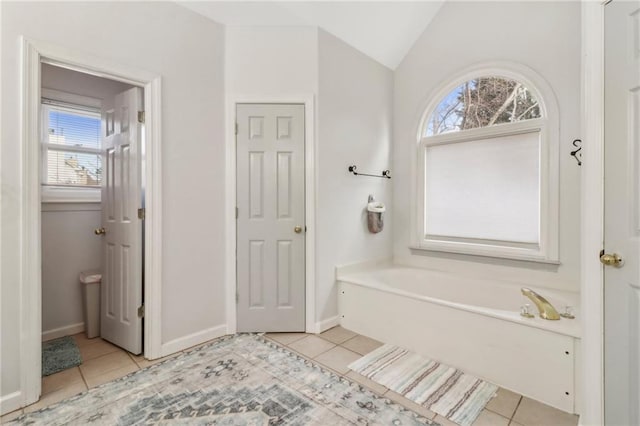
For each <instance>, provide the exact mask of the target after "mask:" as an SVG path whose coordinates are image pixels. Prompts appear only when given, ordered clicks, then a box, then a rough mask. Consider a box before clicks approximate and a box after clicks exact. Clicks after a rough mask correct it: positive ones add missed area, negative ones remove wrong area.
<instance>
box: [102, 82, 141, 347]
mask: <svg viewBox="0 0 640 426" xmlns="http://www.w3.org/2000/svg"><path fill="white" fill-rule="evenodd" d="M138 111H142V89H140V88H137V87H135V88H132V89H129V90H127V91H126V92H123V93H120V94H119V95H117V96H116V97H115V103H114V107H113V108H112V109H109V110H103V111H102V135H103V144H102V148H103V155H102V169H103V178H102V227H103V228H102V231H103V235H102V238H103V239H104V242H103V249H104V263H103V265H104V270H103V274H102V288H101V303H100V304H101V307H100V334H101V337H102V338H103V339H105V340H108V341H110V342H112V343H114V344H116V345H118V346H120V347H122V348H124V349H126V350H128V351H129V352H131V353H134V354H139V353H141V352H142V317H141V316H140V315H138V308H139V307H141V306H142V220H141V219H140V218H139V217H138V209H139V208H141V201H142V196H141V191H142V189H141V141H142V124H141V123H139V122H138Z"/></svg>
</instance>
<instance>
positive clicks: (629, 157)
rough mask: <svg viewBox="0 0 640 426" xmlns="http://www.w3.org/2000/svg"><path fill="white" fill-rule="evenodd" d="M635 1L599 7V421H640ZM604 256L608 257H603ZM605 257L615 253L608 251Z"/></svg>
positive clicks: (639, 58) (639, 76)
mask: <svg viewBox="0 0 640 426" xmlns="http://www.w3.org/2000/svg"><path fill="white" fill-rule="evenodd" d="M639 238H640V1H638V0H634V1H621V0H614V1H613V2H612V3H610V4H609V5H607V6H606V8H605V244H604V246H605V252H606V253H607V254H609V255H612V254H614V253H617V254H619V255H620V256H621V258H622V260H623V262H624V263H622V264H618V265H617V266H605V279H604V309H605V318H604V319H605V336H604V347H605V354H604V355H605V361H604V364H605V365H604V374H605V424H607V425H609V426H623V425H625V426H626V425H640V391H639V389H638V385H639V383H640V258H639V256H640V250H639V242H640V239H639ZM604 260H605V261H606V260H607V259H604ZM609 260H610V261H613V260H615V259H613V258H609Z"/></svg>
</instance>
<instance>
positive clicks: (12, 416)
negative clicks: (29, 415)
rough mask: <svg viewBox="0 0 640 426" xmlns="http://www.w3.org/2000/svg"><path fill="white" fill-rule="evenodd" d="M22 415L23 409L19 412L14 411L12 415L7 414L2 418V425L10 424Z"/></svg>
mask: <svg viewBox="0 0 640 426" xmlns="http://www.w3.org/2000/svg"><path fill="white" fill-rule="evenodd" d="M22 413H23V410H22V408H21V409H19V410H15V411H12V412H10V413H7V414H5V415H4V416H2V417H0V424H5V423H8V422H10V421H11V420H13V419H15V418H17V417H20V416H21V415H22Z"/></svg>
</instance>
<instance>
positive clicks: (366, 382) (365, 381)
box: [345, 371, 389, 395]
mask: <svg viewBox="0 0 640 426" xmlns="http://www.w3.org/2000/svg"><path fill="white" fill-rule="evenodd" d="M345 377H346V378H347V379H349V380H351V381H352V382H356V383H360V384H361V385H362V386H364V387H365V388H367V389H369V390H370V391H373V392H375V393H377V394H378V395H384V394H385V393H386V392H387V391H388V390H389V389H388V388H387V387H386V386H382V385H381V384H380V383H376V382H374V381H373V380H371V379H369V378H368V377H365V376H363V375H362V374H360V373H356V372H355V371H349V372H348V373H347V374H346V375H345Z"/></svg>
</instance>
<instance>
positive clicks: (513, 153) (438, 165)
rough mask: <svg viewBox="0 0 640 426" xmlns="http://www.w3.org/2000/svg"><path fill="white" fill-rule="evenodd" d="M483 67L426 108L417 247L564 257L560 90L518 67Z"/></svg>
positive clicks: (536, 258)
mask: <svg viewBox="0 0 640 426" xmlns="http://www.w3.org/2000/svg"><path fill="white" fill-rule="evenodd" d="M483 71H484V72H483ZM475 73H476V74H474V75H471V77H470V78H469V74H467V75H466V76H465V78H463V79H457V80H456V81H454V82H451V83H450V84H448V85H446V86H444V87H443V89H442V90H440V91H439V92H438V95H437V96H436V97H434V99H432V102H431V103H430V106H429V107H428V108H427V110H426V111H425V114H424V119H423V122H422V126H421V129H420V137H419V144H418V147H419V148H418V149H419V155H418V159H419V160H418V163H419V164H418V171H419V173H418V185H417V186H418V194H417V197H416V199H417V200H418V209H417V211H418V220H417V221H416V222H417V229H416V236H417V241H416V243H415V244H414V248H418V249H427V250H438V251H449V252H456V253H465V254H478V255H484V256H495V257H505V258H513V259H525V260H534V261H542V262H551V263H554V262H556V261H557V258H558V250H557V227H558V226H557V216H558V214H557V207H558V202H557V196H558V164H557V163H558V154H557V151H558V148H557V147H558V142H557V139H558V134H557V125H555V124H552V123H557V111H556V109H555V105H554V107H553V108H550V107H549V104H550V103H553V94H552V92H550V90H549V89H547V90H546V92H548V93H545V95H547V96H544V97H543V94H542V93H541V90H540V87H539V86H537V85H536V86H534V84H533V82H532V81H533V79H530V78H526V77H524V76H521V75H519V74H515V73H513V72H510V71H506V70H495V69H494V70H490V71H489V70H477V71H475ZM537 80H539V81H540V85H542V86H545V88H546V85H545V83H544V81H543V80H541V79H537ZM546 97H549V98H550V99H546ZM550 114H554V115H555V116H553V117H551V116H550Z"/></svg>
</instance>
